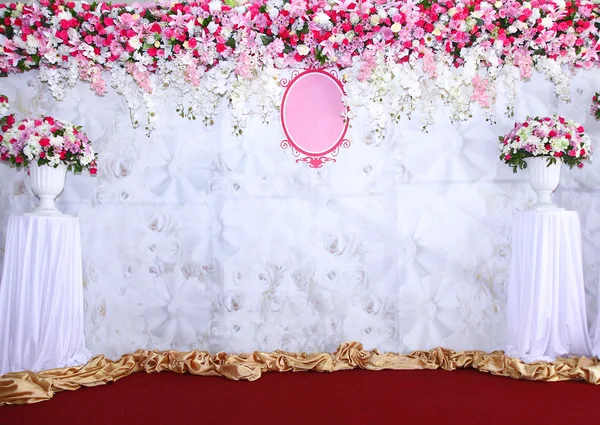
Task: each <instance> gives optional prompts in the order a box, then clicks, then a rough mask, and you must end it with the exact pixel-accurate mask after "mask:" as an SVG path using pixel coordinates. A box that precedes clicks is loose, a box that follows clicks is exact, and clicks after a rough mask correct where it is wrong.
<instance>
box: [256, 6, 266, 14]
mask: <svg viewBox="0 0 600 425" xmlns="http://www.w3.org/2000/svg"><path fill="white" fill-rule="evenodd" d="M258 11H259V12H260V13H266V12H267V6H265V5H262V6H261V7H260V8H259V9H258Z"/></svg>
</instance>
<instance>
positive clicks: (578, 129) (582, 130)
mask: <svg viewBox="0 0 600 425" xmlns="http://www.w3.org/2000/svg"><path fill="white" fill-rule="evenodd" d="M577 131H578V132H580V133H583V132H584V131H585V129H584V128H583V126H582V125H580V126H579V127H577Z"/></svg>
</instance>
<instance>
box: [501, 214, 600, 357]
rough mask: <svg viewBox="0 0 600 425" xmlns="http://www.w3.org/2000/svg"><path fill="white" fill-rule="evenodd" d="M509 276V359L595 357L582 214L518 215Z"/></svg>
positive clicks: (514, 230) (514, 228)
mask: <svg viewBox="0 0 600 425" xmlns="http://www.w3.org/2000/svg"><path fill="white" fill-rule="evenodd" d="M509 276H510V277H509V284H508V294H507V296H508V299H507V314H506V316H507V322H508V327H507V346H506V354H507V355H509V356H511V357H518V358H520V359H522V360H523V361H526V362H534V361H539V360H546V361H552V360H554V359H555V358H557V357H567V356H571V355H578V356H589V355H590V353H591V343H590V337H589V333H588V328H587V320H586V303H585V293H584V285H583V271H582V256H581V228H580V224H579V215H578V214H577V212H575V211H544V212H542V211H526V212H522V213H517V214H516V217H515V219H514V225H513V234H512V257H511V264H510V274H509Z"/></svg>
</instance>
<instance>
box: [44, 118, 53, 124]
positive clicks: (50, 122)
mask: <svg viewBox="0 0 600 425" xmlns="http://www.w3.org/2000/svg"><path fill="white" fill-rule="evenodd" d="M44 122H46V123H48V124H50V125H54V118H52V117H44Z"/></svg>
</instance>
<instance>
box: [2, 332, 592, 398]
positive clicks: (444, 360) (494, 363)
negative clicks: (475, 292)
mask: <svg viewBox="0 0 600 425" xmlns="http://www.w3.org/2000/svg"><path fill="white" fill-rule="evenodd" d="M469 367H470V368H473V369H477V370H479V371H480V372H488V373H491V374H494V375H501V376H508V377H511V378H517V379H519V378H522V379H530V380H537V381H567V380H584V381H587V382H589V383H592V384H598V383H600V363H599V362H598V361H597V360H596V359H588V358H586V357H580V358H569V359H558V360H556V361H555V362H553V363H548V362H538V363H532V364H526V363H523V362H521V361H520V360H518V359H514V358H510V357H506V356H505V355H504V353H503V352H502V351H494V352H493V353H485V352H483V351H475V350H473V351H462V352H458V353H457V352H455V351H452V350H447V349H444V348H439V347H438V348H434V349H433V350H431V351H415V352H413V353H411V354H409V355H404V354H394V353H385V354H380V353H379V351H377V350H372V351H366V350H364V349H363V346H362V345H361V344H360V343H357V342H349V343H345V344H342V345H340V346H339V347H338V349H337V351H336V352H335V353H333V354H329V353H315V354H306V353H286V352H282V351H275V352H273V353H260V352H254V353H252V354H240V355H231V354H226V353H218V354H209V353H207V352H205V351H190V352H187V353H181V352H177V351H162V352H158V351H148V350H138V351H136V352H135V353H133V354H127V355H124V356H123V357H121V358H120V359H119V360H116V361H113V360H108V359H106V358H105V357H104V356H96V357H94V358H93V359H92V360H90V362H89V363H88V364H86V365H85V366H77V367H69V368H63V369H52V370H47V371H44V372H39V373H33V372H15V373H8V374H6V375H4V376H0V406H2V405H5V404H31V403H37V402H40V401H44V400H49V399H51V398H52V397H53V396H54V393H56V392H58V391H66V390H76V389H78V388H80V387H82V386H84V387H93V386H96V385H103V384H106V383H107V382H111V381H117V380H119V379H121V378H124V377H126V376H128V375H130V374H132V373H135V372H140V371H145V372H147V373H153V372H164V371H171V372H177V373H191V374H194V375H204V376H224V377H225V378H228V379H233V380H240V379H245V380H249V381H254V380H257V379H258V378H260V377H261V375H262V373H263V372H268V371H272V372H287V371H294V372H301V371H315V372H335V371H339V370H347V369H354V368H361V369H368V370H383V369H394V370H408V369H444V370H456V369H461V368H469Z"/></svg>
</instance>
